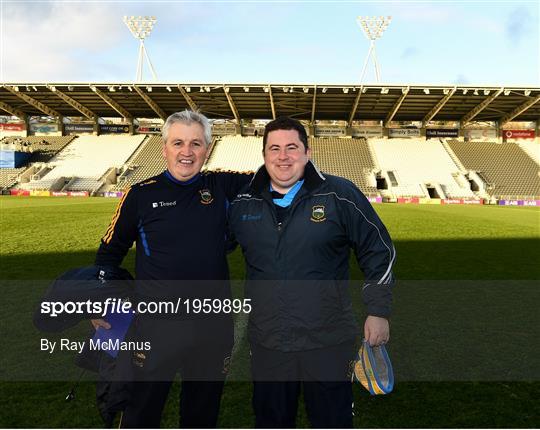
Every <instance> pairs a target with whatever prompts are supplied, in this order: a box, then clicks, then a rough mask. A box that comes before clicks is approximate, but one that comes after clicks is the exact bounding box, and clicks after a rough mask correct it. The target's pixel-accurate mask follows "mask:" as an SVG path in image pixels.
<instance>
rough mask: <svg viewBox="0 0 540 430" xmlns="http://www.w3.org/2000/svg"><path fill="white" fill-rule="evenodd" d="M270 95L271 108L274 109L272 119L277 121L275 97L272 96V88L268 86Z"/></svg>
mask: <svg viewBox="0 0 540 430" xmlns="http://www.w3.org/2000/svg"><path fill="white" fill-rule="evenodd" d="M267 88H268V95H269V96H270V108H271V109H272V119H276V106H275V104H274V96H273V95H272V87H271V86H270V85H268V87H267Z"/></svg>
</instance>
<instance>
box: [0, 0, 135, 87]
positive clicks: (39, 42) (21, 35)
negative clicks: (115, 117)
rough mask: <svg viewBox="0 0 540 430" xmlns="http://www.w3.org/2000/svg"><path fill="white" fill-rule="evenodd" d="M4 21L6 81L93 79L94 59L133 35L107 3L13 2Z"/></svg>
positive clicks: (6, 8) (3, 71)
mask: <svg viewBox="0 0 540 430" xmlns="http://www.w3.org/2000/svg"><path fill="white" fill-rule="evenodd" d="M2 21H3V22H2V27H3V28H2V35H1V36H2V48H3V49H2V66H3V67H2V79H3V80H4V81H10V80H11V81H21V80H34V81H47V80H50V81H52V80H56V81H59V80H82V79H85V78H89V77H90V76H92V75H93V74H94V73H95V68H96V67H99V66H95V65H94V64H93V62H92V61H91V58H92V57H94V56H95V54H96V53H100V52H106V51H107V50H109V49H111V47H112V48H114V46H115V44H116V43H118V42H119V41H120V40H121V39H123V38H126V39H127V38H129V37H130V36H129V33H128V32H127V29H126V28H122V27H123V26H122V25H119V24H121V23H120V22H119V14H117V13H116V11H115V6H113V5H110V4H104V3H102V4H96V3H87V4H84V3H37V4H36V3H32V4H29V3H26V4H24V3H9V4H6V5H4V6H3V14H2Z"/></svg>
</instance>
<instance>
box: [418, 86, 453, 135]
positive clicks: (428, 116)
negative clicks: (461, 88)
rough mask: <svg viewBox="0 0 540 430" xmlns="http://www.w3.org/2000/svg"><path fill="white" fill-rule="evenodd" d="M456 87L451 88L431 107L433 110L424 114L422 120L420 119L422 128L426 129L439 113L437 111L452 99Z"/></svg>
mask: <svg viewBox="0 0 540 430" xmlns="http://www.w3.org/2000/svg"><path fill="white" fill-rule="evenodd" d="M456 89H457V87H454V88H452V89H451V90H450V91H448V94H446V95H445V96H444V97H443V98H442V99H441V100H439V102H438V103H437V104H436V105H435V106H433V108H432V109H431V110H430V111H429V112H428V113H427V114H426V116H425V117H424V119H422V127H426V125H427V123H428V122H430V121H431V120H432V119H433V117H434V116H435V115H437V114H438V113H439V111H440V110H441V109H442V108H443V106H444V105H445V104H446V103H447V102H448V100H450V99H451V98H452V96H453V95H454V93H455V92H456Z"/></svg>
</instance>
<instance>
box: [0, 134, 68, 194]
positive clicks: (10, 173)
mask: <svg viewBox="0 0 540 430" xmlns="http://www.w3.org/2000/svg"><path fill="white" fill-rule="evenodd" d="M74 138H75V136H28V137H16V136H10V137H4V138H2V139H1V140H0V150H2V151H20V152H29V153H31V155H30V158H29V159H28V161H27V162H26V165H25V166H23V167H19V168H3V169H0V190H5V189H9V188H11V187H13V186H14V185H15V184H16V183H17V182H19V177H20V175H21V174H22V173H23V172H24V171H25V170H27V168H28V166H29V165H31V164H32V163H46V162H47V161H49V160H50V159H51V158H52V157H54V156H55V155H56V154H57V153H58V152H59V151H61V150H62V149H63V148H64V147H65V146H66V145H68V144H69V143H70V142H71V141H72V140H73V139H74Z"/></svg>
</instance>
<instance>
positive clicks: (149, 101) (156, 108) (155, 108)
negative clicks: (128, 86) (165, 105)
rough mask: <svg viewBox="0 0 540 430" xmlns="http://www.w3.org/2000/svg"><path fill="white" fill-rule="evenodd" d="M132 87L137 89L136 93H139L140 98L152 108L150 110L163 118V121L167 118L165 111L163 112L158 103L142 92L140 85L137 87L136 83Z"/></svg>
mask: <svg viewBox="0 0 540 430" xmlns="http://www.w3.org/2000/svg"><path fill="white" fill-rule="evenodd" d="M133 88H134V89H135V91H137V94H139V95H140V96H141V98H142V99H143V100H144V101H145V102H146V104H147V105H148V106H150V107H151V108H152V110H153V111H154V112H155V113H156V114H157V115H158V116H159V117H160V118H161V119H162V120H163V121H165V120H166V119H167V114H166V113H165V112H163V109H161V108H160V107H159V106H158V104H157V103H156V102H155V101H154V100H152V99H151V98H150V97H148V95H147V94H145V93H144V92H143V90H141V88H140V87H138V86H137V85H134V86H133Z"/></svg>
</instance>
